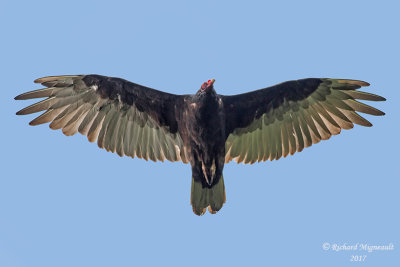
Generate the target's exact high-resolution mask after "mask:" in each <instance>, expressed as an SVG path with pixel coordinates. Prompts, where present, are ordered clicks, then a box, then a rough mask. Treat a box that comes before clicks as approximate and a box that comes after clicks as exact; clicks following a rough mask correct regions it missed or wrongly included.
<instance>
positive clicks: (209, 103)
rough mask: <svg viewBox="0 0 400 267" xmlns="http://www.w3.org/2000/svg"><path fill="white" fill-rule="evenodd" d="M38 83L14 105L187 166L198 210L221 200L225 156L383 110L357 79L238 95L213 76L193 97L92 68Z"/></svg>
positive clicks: (216, 206) (289, 148) (265, 153)
mask: <svg viewBox="0 0 400 267" xmlns="http://www.w3.org/2000/svg"><path fill="white" fill-rule="evenodd" d="M35 82H37V83H41V84H43V85H44V86H46V88H44V89H39V90H35V91H31V92H27V93H24V94H21V95H19V96H17V97H15V99H17V100H21V99H32V98H42V97H47V98H46V99H45V100H43V101H41V102H38V103H35V104H33V105H31V106H29V107H27V108H24V109H22V110H20V111H18V112H17V114H18V115H25V114H31V113H35V112H40V111H45V112H44V113H43V114H41V115H40V116H39V117H37V118H35V119H34V120H32V121H31V122H30V124H31V125H38V124H43V123H47V122H51V123H50V128H52V129H62V131H63V133H64V134H66V135H74V134H75V133H77V132H80V133H81V134H83V135H86V136H87V137H88V140H89V141H91V142H94V141H96V140H97V143H98V146H99V147H101V148H105V149H106V150H107V151H112V152H116V153H118V155H120V156H123V155H126V156H130V157H132V158H134V157H139V158H144V159H146V160H148V159H150V160H153V161H164V160H165V159H167V160H170V161H182V162H184V163H190V164H191V166H192V189H191V204H192V207H193V211H194V212H195V213H196V214H197V215H201V214H204V213H205V211H206V210H207V208H208V210H209V211H210V212H211V213H216V212H217V211H218V210H220V209H221V207H222V206H223V204H224V202H225V187H224V181H223V174H222V172H223V168H224V164H225V163H228V162H229V161H231V160H236V161H237V162H238V163H239V162H243V163H254V162H257V161H265V160H274V159H279V158H281V157H286V156H287V155H288V154H294V153H295V152H300V151H302V150H303V149H304V148H305V147H308V146H311V145H312V144H315V143H318V142H319V141H321V140H326V139H329V138H330V136H332V135H336V134H339V133H340V131H341V129H350V128H352V127H353V124H354V123H356V124H360V125H363V126H372V124H371V123H370V122H369V121H367V120H366V119H365V118H363V117H361V116H360V115H359V114H358V113H357V112H362V113H367V114H371V115H384V113H383V112H382V111H380V110H378V109H375V108H373V107H371V106H368V105H366V104H363V103H361V102H359V101H357V100H356V99H361V100H369V101H383V100H385V99H384V98H383V97H381V96H378V95H374V94H370V93H365V92H361V91H357V89H359V88H361V87H362V86H368V85H369V84H368V83H366V82H363V81H357V80H346V79H328V78H309V79H302V80H296V81H288V82H284V83H281V84H278V85H275V86H272V87H269V88H264V89H260V90H257V91H252V92H249V93H244V94H240V95H233V96H224V95H219V94H217V93H216V92H215V90H214V85H213V84H214V80H209V81H208V82H206V83H203V85H202V86H201V88H200V89H199V90H198V91H197V93H196V94H194V95H174V94H169V93H165V92H161V91H158V90H154V89H151V88H148V87H145V86H142V85H139V84H135V83H132V82H129V81H126V80H123V79H119V78H112V77H106V76H100V75H69V76H50V77H44V78H40V79H37V80H36V81H35Z"/></svg>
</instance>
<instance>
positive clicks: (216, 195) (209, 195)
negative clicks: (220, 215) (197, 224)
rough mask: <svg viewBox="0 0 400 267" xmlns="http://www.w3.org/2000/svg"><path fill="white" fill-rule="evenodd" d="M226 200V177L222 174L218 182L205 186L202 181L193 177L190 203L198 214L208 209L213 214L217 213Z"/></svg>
mask: <svg viewBox="0 0 400 267" xmlns="http://www.w3.org/2000/svg"><path fill="white" fill-rule="evenodd" d="M225 201H226V196H225V185H224V177H223V176H221V178H220V179H219V181H218V183H217V184H215V185H214V186H213V187H211V188H208V187H203V185H202V183H201V182H198V181H195V180H194V179H193V178H192V192H191V196H190V204H192V207H193V212H194V213H195V214H196V215H203V214H204V213H206V210H207V208H208V211H209V212H210V213H212V214H215V213H217V211H219V210H220V209H221V208H222V206H223V205H224V203H225Z"/></svg>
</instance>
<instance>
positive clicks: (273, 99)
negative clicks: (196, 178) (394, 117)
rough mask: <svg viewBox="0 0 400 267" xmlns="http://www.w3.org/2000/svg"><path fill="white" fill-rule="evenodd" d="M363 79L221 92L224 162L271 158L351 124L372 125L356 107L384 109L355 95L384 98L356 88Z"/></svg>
mask: <svg viewBox="0 0 400 267" xmlns="http://www.w3.org/2000/svg"><path fill="white" fill-rule="evenodd" d="M362 86H369V84H368V83H367V82H363V81H357V80H345V79H328V78H321V79H318V78H309V79H302V80H297V81H288V82H284V83H281V84H278V85H275V86H272V87H269V88H264V89H260V90H257V91H253V92H249V93H245V94H240V95H233V96H222V99H223V103H224V108H225V112H226V127H227V128H226V132H227V134H228V138H227V141H226V144H225V147H226V156H225V162H229V161H231V160H233V159H234V160H236V161H237V162H238V163H240V162H244V163H254V162H256V161H265V160H274V159H279V158H281V157H282V156H283V157H286V156H287V155H288V154H291V155H293V154H294V153H295V152H296V151H297V152H300V151H302V150H303V148H305V147H309V146H311V145H312V144H316V143H318V142H319V141H321V140H326V139H329V138H330V137H331V136H332V135H336V134H339V133H340V131H341V129H350V128H353V123H356V124H359V125H363V126H372V124H371V123H370V122H369V121H367V120H366V119H364V118H363V117H361V116H360V115H359V114H357V112H362V113H367V114H371V115H378V116H379V115H384V113H383V112H382V111H380V110H378V109H375V108H373V107H371V106H368V105H366V104H364V103H361V102H359V101H357V100H356V99H361V100H371V101H384V100H385V98H383V97H381V96H378V95H374V94H370V93H365V92H361V91H357V89H359V88H361V87H362Z"/></svg>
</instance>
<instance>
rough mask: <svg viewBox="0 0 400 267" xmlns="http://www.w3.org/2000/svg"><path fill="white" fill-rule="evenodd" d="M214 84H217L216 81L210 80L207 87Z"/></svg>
mask: <svg viewBox="0 0 400 267" xmlns="http://www.w3.org/2000/svg"><path fill="white" fill-rule="evenodd" d="M214 82H215V79H211V80H208V82H207V87H210V86H212V85H213V84H214Z"/></svg>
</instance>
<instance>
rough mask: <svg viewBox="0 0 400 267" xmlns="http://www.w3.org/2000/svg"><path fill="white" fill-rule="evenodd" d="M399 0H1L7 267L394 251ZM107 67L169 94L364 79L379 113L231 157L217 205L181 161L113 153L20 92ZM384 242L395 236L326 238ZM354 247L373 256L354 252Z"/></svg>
mask: <svg viewBox="0 0 400 267" xmlns="http://www.w3.org/2000/svg"><path fill="white" fill-rule="evenodd" d="M399 10H400V5H399V4H398V1H329V2H328V1H274V3H273V2H272V1H236V2H235V1H208V0H203V1H149V0H147V1H126V2H124V1H118V0H114V1H62V2H61V1H41V0H37V1H7V0H6V1H5V0H2V1H1V2H0V36H1V37H0V38H1V42H0V47H1V49H0V54H1V61H0V68H1V88H2V90H1V92H2V97H1V99H0V101H1V104H0V108H1V114H2V117H1V131H0V135H1V136H0V137H1V140H2V144H1V147H2V153H1V178H0V266H2V267H3V266H4V267H16V266H20V267H31V266H32V267H36V266H37V267H47V266H49V267H53V266H57V267H58V266H60V267H64V266H65V267H71V266H74V267H80V266H82V267H83V266H85V267H87V266H96V267H101V266H119V267H124V266H204V265H207V266H356V265H357V266H400V242H399V241H400V230H399V225H400V218H399V215H398V214H399V203H400V194H399V188H400V162H399V154H398V151H399V148H400V145H399V141H398V140H399V138H398V133H399V130H400V129H399V115H400V114H399V103H400V99H399V97H400V93H399V92H400V88H399V83H398V79H399V75H400V72H399V69H400V68H399V59H400V57H399V47H400V39H399V26H400V19H399V15H398V11H399ZM90 73H96V74H103V75H109V76H117V77H122V78H125V79H128V80H131V81H134V82H136V83H139V84H143V85H146V86H149V87H153V88H156V89H160V90H164V91H168V92H173V93H176V94H188V93H194V92H195V91H196V90H197V89H199V88H200V85H201V84H202V83H203V82H204V81H206V80H208V79H210V78H215V79H216V82H215V88H216V90H217V92H219V93H221V94H237V93H243V92H246V91H250V90H255V89H259V88H262V87H266V86H270V85H274V84H276V83H280V82H283V81H287V80H293V79H298V78H306V77H332V78H353V79H360V80H366V81H368V82H370V83H371V87H369V88H367V89H366V90H367V91H369V92H372V93H376V94H379V95H382V96H384V97H386V98H387V99H388V101H386V102H382V103H372V104H374V106H376V107H378V108H380V109H382V110H383V111H385V112H386V114H387V115H386V116H384V117H373V116H366V117H367V119H369V120H370V121H371V122H372V123H373V124H374V127H372V128H364V127H361V126H356V127H355V128H354V129H352V130H344V131H343V132H342V134H340V135H339V136H334V137H332V138H331V139H330V140H329V141H324V142H321V143H319V144H317V145H314V146H312V147H311V148H307V149H305V150H304V151H303V152H301V153H298V154H296V155H295V156H289V157H287V158H285V159H281V160H279V161H274V162H264V163H259V164H254V165H238V164H236V163H230V164H227V165H225V169H224V177H225V186H226V191H227V202H226V204H225V206H224V207H223V208H222V210H221V211H220V212H219V213H218V214H217V215H210V214H208V213H207V214H206V215H205V216H202V217H198V216H195V215H194V214H193V213H192V209H191V206H190V202H189V201H190V183H191V169H190V165H185V164H182V163H170V162H165V163H160V162H157V163H154V162H146V161H144V160H140V159H134V160H132V159H131V158H120V157H118V156H117V155H116V154H112V153H108V152H106V151H105V150H101V149H98V148H97V145H96V144H92V143H89V142H88V141H87V139H86V138H85V137H83V136H81V135H79V134H78V135H76V136H73V137H66V136H64V135H63V134H62V133H61V132H60V131H52V130H50V129H49V128H48V125H42V126H37V127H31V126H29V125H28V122H29V121H30V120H32V119H33V118H34V116H32V115H31V116H23V117H18V116H16V115H15V112H16V111H17V110H19V109H21V108H22V107H25V106H27V105H28V104H30V103H32V102H33V101H31V102H29V101H19V102H17V101H14V100H13V98H14V96H16V95H17V94H20V93H22V92H25V91H28V90H33V89H38V88H40V86H38V85H35V84H33V83H32V81H33V80H34V79H35V78H38V77H42V76H48V75H62V74H90ZM325 242H328V243H330V244H335V243H336V244H339V245H342V244H348V245H354V244H356V243H368V244H370V245H384V244H389V243H393V244H394V251H387V252H373V253H367V252H358V251H356V252H343V251H342V252H335V251H332V250H328V251H324V250H323V249H322V244H323V243H325ZM351 255H367V258H366V259H365V262H363V263H354V262H350V257H351Z"/></svg>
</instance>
